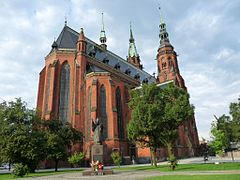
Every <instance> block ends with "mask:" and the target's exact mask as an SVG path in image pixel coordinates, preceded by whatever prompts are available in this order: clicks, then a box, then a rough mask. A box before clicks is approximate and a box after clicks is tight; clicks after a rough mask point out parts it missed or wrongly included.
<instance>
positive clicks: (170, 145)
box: [167, 143, 172, 157]
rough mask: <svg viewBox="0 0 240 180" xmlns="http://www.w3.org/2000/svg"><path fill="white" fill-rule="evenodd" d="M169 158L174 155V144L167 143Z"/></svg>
mask: <svg viewBox="0 0 240 180" xmlns="http://www.w3.org/2000/svg"><path fill="white" fill-rule="evenodd" d="M167 151H168V157H170V156H171V155H172V143H167Z"/></svg>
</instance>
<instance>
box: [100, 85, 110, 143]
mask: <svg viewBox="0 0 240 180" xmlns="http://www.w3.org/2000/svg"><path fill="white" fill-rule="evenodd" d="M99 104H100V119H101V123H102V125H103V132H102V138H103V140H104V139H106V138H107V137H108V125H107V124H108V123H107V111H106V89H105V87H104V85H102V86H101V87H100V102H99Z"/></svg>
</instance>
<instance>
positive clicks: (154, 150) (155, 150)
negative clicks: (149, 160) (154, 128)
mask: <svg viewBox="0 0 240 180" xmlns="http://www.w3.org/2000/svg"><path fill="white" fill-rule="evenodd" d="M156 154H157V148H154V149H153V163H154V166H155V167H157V156H156Z"/></svg>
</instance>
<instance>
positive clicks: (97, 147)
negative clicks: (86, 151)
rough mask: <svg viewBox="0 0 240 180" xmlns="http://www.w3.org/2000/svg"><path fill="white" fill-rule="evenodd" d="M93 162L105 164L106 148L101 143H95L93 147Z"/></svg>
mask: <svg viewBox="0 0 240 180" xmlns="http://www.w3.org/2000/svg"><path fill="white" fill-rule="evenodd" d="M91 151H92V157H91V158H92V160H93V161H100V162H101V163H104V159H103V155H104V146H103V145H102V144H99V143H95V144H94V145H93V146H92V149H91Z"/></svg>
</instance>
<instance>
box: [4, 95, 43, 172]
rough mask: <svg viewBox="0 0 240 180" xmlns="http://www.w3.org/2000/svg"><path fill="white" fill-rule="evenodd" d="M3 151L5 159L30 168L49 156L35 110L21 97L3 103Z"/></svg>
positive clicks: (33, 167) (30, 169)
mask: <svg viewBox="0 0 240 180" xmlns="http://www.w3.org/2000/svg"><path fill="white" fill-rule="evenodd" d="M0 121H1V128H0V139H1V140H0V154H1V159H2V161H4V162H9V163H22V164H23V166H25V165H26V166H27V167H28V168H29V171H30V172H34V171H35V169H36V167H37V164H38V163H39V162H40V161H41V160H44V158H45V157H46V146H45V144H46V143H45V141H46V138H45V134H44V132H42V131H41V130H40V129H38V128H36V127H37V126H39V125H38V123H40V121H39V118H37V116H36V113H35V111H33V110H30V109H28V108H27V107H26V103H25V102H23V101H22V100H21V99H20V98H18V99H16V100H15V101H11V102H8V103H6V102H3V103H2V104H1V105H0Z"/></svg>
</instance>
